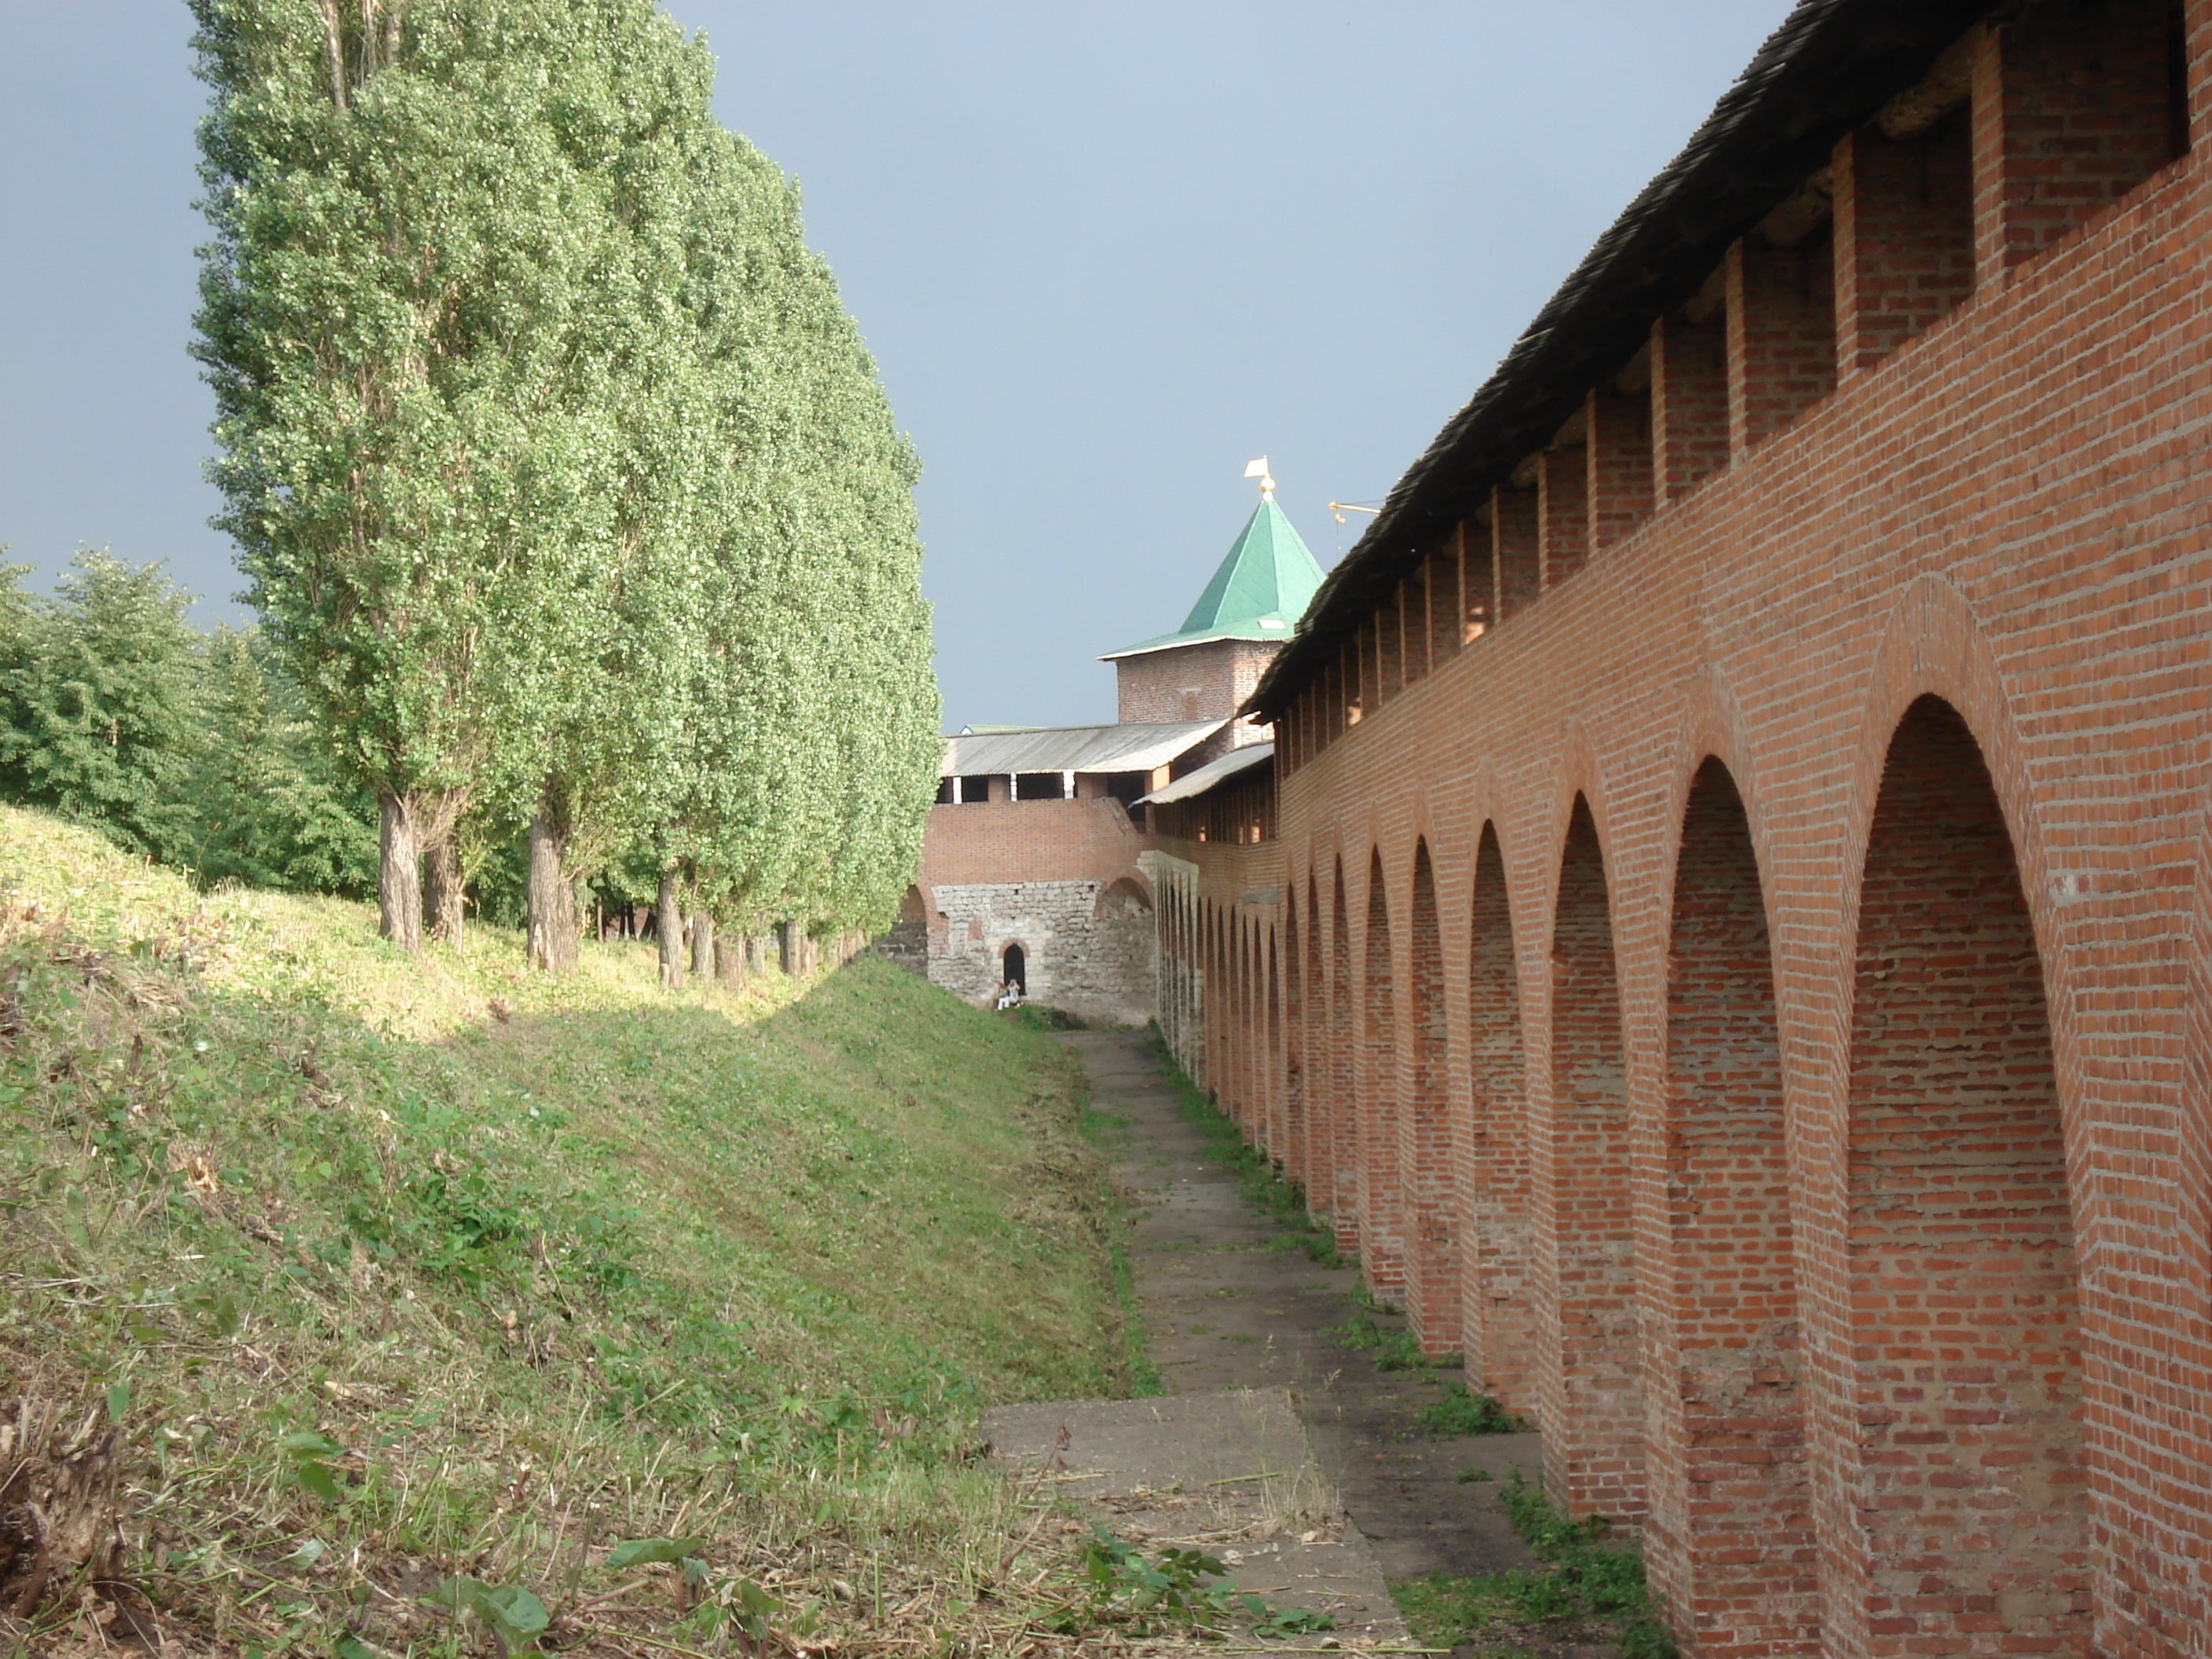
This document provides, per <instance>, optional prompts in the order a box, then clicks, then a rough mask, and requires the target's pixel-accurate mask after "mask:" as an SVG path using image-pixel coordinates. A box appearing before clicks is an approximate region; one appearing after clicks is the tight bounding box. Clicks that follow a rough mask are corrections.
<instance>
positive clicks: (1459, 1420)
mask: <svg viewBox="0 0 2212 1659" xmlns="http://www.w3.org/2000/svg"><path fill="white" fill-rule="evenodd" d="M1413 1422H1414V1425H1415V1426H1416V1427H1418V1428H1419V1429H1421V1430H1422V1431H1425V1432H1426V1433H1429V1434H1432V1435H1437V1436H1438V1437H1444V1438H1450V1437H1456V1436H1459V1435H1467V1434H1526V1433H1527V1432H1528V1423H1527V1422H1526V1421H1525V1420H1524V1419H1521V1418H1518V1417H1516V1416H1515V1415H1514V1414H1513V1413H1511V1412H1509V1411H1507V1410H1506V1409H1505V1407H1503V1406H1501V1405H1499V1404H1498V1401H1495V1400H1492V1398H1491V1397H1490V1396H1489V1395H1486V1394H1477V1393H1475V1392H1474V1390H1473V1389H1470V1388H1468V1385H1467V1384H1466V1383H1462V1382H1459V1381H1457V1380H1453V1381H1449V1382H1447V1383H1445V1384H1444V1385H1443V1389H1442V1391H1441V1392H1440V1393H1439V1394H1438V1395H1437V1398H1436V1399H1434V1400H1431V1401H1429V1402H1428V1403H1427V1404H1426V1405H1425V1406H1420V1407H1416V1408H1415V1410H1414V1412H1413ZM1469 1478H1470V1479H1472V1478H1474V1477H1469ZM1481 1478H1482V1479H1484V1480H1487V1479H1488V1478H1489V1477H1488V1476H1487V1475H1485V1476H1482V1477H1481Z"/></svg>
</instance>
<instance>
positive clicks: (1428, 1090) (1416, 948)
mask: <svg viewBox="0 0 2212 1659" xmlns="http://www.w3.org/2000/svg"><path fill="white" fill-rule="evenodd" d="M1406 935H1407V937H1406V951H1405V956H1406V995H1405V999H1404V1001H1405V1021H1404V1025H1403V1030H1404V1034H1405V1041H1406V1054H1405V1058H1404V1060H1403V1061H1402V1062H1401V1066H1400V1076H1401V1079H1402V1082H1401V1095H1402V1099H1403V1103H1404V1107H1403V1110H1402V1111H1401V1114H1400V1117H1399V1123H1398V1147H1397V1150H1398V1168H1399V1176H1400V1192H1401V1201H1402V1202H1403V1204H1404V1206H1405V1240H1406V1312H1407V1316H1408V1318H1409V1322H1411V1324H1412V1326H1413V1332H1414V1334H1415V1335H1416V1336H1417V1337H1419V1340H1420V1344H1421V1351H1422V1352H1424V1353H1427V1354H1431V1355H1438V1354H1447V1353H1450V1352H1453V1351H1454V1350H1455V1349H1456V1348H1457V1347H1458V1346H1459V1345H1460V1334H1459V1316H1460V1291H1459V1254H1458V1239H1457V1237H1456V1234H1457V1228H1456V1226H1455V1220H1456V1217H1455V1213H1454V1208H1455V1206H1454V1205H1453V1203H1452V1176H1453V1159H1452V1156H1451V1135H1450V1126H1449V1122H1448V1121H1447V1118H1446V1112H1445V1102H1446V1098H1447V1096H1448V1092H1449V1091H1448V1085H1447V1080H1446V1079H1447V1065H1448V1061H1449V1054H1448V1053H1447V1049H1446V1044H1445V1035H1444V1032H1445V1020H1444V963H1443V922H1442V919H1441V916H1440V915H1439V913H1438V908H1437V880H1436V871H1435V868H1434V867H1433V865H1432V863H1431V859H1430V856H1429V846H1428V842H1427V841H1426V840H1425V839H1424V840H1420V841H1417V842H1414V843H1413V890H1412V893H1411V896H1410V898H1409V900H1408V902H1407V909H1406Z"/></svg>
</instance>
